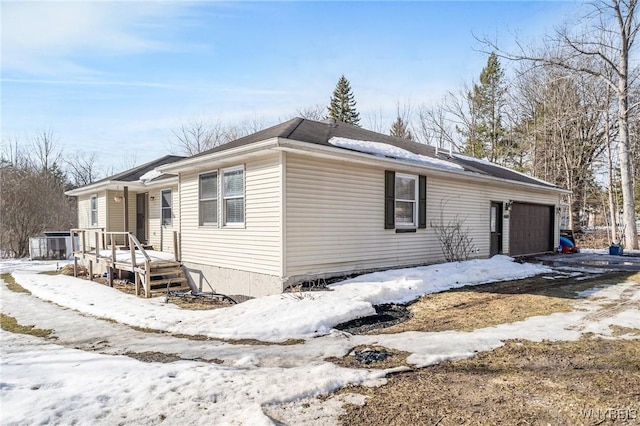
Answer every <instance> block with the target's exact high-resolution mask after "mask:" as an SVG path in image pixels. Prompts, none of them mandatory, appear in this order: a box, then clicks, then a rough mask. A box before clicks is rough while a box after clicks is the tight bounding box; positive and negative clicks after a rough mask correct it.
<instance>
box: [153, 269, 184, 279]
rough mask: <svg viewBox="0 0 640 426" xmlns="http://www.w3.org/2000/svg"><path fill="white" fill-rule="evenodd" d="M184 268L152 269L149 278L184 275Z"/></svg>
mask: <svg viewBox="0 0 640 426" xmlns="http://www.w3.org/2000/svg"><path fill="white" fill-rule="evenodd" d="M182 274H183V272H182V268H158V269H156V268H151V272H150V273H149V276H151V277H159V276H162V275H182Z"/></svg>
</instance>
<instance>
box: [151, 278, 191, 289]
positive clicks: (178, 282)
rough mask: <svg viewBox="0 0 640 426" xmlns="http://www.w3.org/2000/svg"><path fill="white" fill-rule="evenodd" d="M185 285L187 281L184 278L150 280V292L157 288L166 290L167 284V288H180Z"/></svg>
mask: <svg viewBox="0 0 640 426" xmlns="http://www.w3.org/2000/svg"><path fill="white" fill-rule="evenodd" d="M186 283H187V279H186V278H185V277H179V278H170V279H166V280H152V281H151V283H150V287H151V289H152V290H154V289H159V288H165V289H166V288H167V284H169V288H173V287H178V286H182V285H184V284H186Z"/></svg>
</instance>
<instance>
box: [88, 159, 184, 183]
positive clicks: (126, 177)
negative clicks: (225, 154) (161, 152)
mask: <svg viewBox="0 0 640 426" xmlns="http://www.w3.org/2000/svg"><path fill="white" fill-rule="evenodd" d="M185 158H186V157H181V156H178V155H165V156H164V157H160V158H158V159H155V160H153V161H150V162H148V163H145V164H142V165H140V166H137V167H134V168H132V169H129V170H125V171H123V172H120V173H117V174H115V175H113V176H109V177H106V178H104V179H100V180H98V181H96V182H93V183H92V184H91V185H95V184H97V183H101V182H109V181H120V182H137V181H138V180H140V177H141V176H142V175H144V174H145V173H148V172H150V171H152V170H154V169H155V168H156V167H158V166H162V165H165V164H169V163H174V162H176V161H179V160H183V159H185ZM172 176H173V175H167V174H163V175H162V176H159V177H157V178H156V179H154V181H155V180H161V179H166V178H169V177H172Z"/></svg>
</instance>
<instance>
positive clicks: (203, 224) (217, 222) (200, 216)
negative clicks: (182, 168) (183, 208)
mask: <svg viewBox="0 0 640 426" xmlns="http://www.w3.org/2000/svg"><path fill="white" fill-rule="evenodd" d="M214 173H215V175H216V197H215V198H202V197H201V196H202V188H201V185H200V179H201V177H202V176H205V175H212V174H214ZM219 194H220V172H219V171H218V170H211V171H208V172H204V173H199V174H198V226H207V227H218V226H219V224H220V221H219V220H218V218H219V214H220V196H219ZM212 200H215V201H216V217H215V220H216V221H215V222H204V221H203V219H202V210H201V208H200V203H201V202H202V201H212Z"/></svg>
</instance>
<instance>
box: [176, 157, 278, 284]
mask: <svg viewBox="0 0 640 426" xmlns="http://www.w3.org/2000/svg"><path fill="white" fill-rule="evenodd" d="M239 165H242V164H236V163H232V164H225V165H224V167H216V166H217V165H212V167H211V168H208V169H203V170H200V171H199V172H198V173H195V172H194V173H189V174H183V175H181V179H180V195H181V196H180V198H181V200H182V201H181V203H182V204H181V208H180V210H181V218H180V220H181V231H180V232H181V240H182V260H184V261H185V262H189V263H192V264H202V265H210V266H215V267H221V268H229V269H236V270H242V271H249V272H257V273H263V274H270V275H278V276H280V275H281V274H282V271H281V269H282V268H281V263H282V256H281V233H280V229H281V226H280V225H281V216H280V214H281V213H280V194H281V193H280V188H281V186H280V179H281V167H280V154H278V153H273V154H272V153H269V154H267V155H265V156H261V157H256V158H253V159H251V160H249V161H247V162H245V163H244V166H245V169H244V170H245V171H244V178H245V223H244V226H243V227H241V228H234V227H223V226H222V222H221V214H220V212H221V208H222V203H221V197H220V192H218V225H217V226H215V225H212V226H199V224H198V195H199V194H198V176H199V174H201V173H208V172H212V171H215V170H218V171H219V180H218V183H219V186H220V182H221V180H222V169H224V168H226V167H234V166H239ZM212 284H213V285H214V286H215V283H212Z"/></svg>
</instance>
